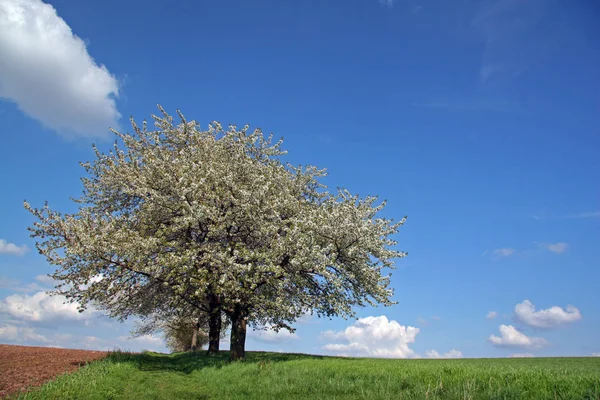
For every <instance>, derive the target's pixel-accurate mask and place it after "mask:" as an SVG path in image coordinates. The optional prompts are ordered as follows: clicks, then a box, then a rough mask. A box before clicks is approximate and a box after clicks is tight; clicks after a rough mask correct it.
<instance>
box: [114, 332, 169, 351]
mask: <svg viewBox="0 0 600 400" xmlns="http://www.w3.org/2000/svg"><path fill="white" fill-rule="evenodd" d="M117 340H118V341H119V342H120V343H121V344H122V345H124V347H121V346H118V347H120V348H121V349H122V350H133V349H134V348H136V349H143V350H153V351H161V350H162V349H164V347H165V341H164V340H163V338H161V337H158V336H153V335H143V336H139V337H135V338H133V337H128V336H119V337H118V338H117ZM132 346H133V347H132Z"/></svg>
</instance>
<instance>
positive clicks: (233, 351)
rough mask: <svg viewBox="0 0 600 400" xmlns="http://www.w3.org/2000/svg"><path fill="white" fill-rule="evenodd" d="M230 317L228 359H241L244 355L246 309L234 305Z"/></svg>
mask: <svg viewBox="0 0 600 400" xmlns="http://www.w3.org/2000/svg"><path fill="white" fill-rule="evenodd" d="M230 318H231V340H230V347H229V359H230V360H231V361H238V360H243V359H244V358H245V357H246V324H247V322H248V311H247V310H246V309H245V308H243V307H241V306H240V305H236V306H235V307H234V309H233V313H231V315H230Z"/></svg>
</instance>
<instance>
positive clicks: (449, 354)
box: [425, 349, 463, 358]
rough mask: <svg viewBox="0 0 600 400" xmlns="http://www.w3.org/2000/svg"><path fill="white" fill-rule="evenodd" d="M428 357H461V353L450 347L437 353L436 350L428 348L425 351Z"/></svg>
mask: <svg viewBox="0 0 600 400" xmlns="http://www.w3.org/2000/svg"><path fill="white" fill-rule="evenodd" d="M425 355H426V356H427V357H428V358H462V356H463V355H462V353H461V352H460V351H458V350H456V349H452V350H450V351H448V352H446V353H444V354H441V355H440V353H438V352H437V351H436V350H429V351H426V352H425Z"/></svg>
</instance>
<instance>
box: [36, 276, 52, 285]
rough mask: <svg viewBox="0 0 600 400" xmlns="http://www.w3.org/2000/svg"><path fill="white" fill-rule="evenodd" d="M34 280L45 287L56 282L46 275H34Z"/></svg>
mask: <svg viewBox="0 0 600 400" xmlns="http://www.w3.org/2000/svg"><path fill="white" fill-rule="evenodd" d="M35 280H36V281H38V282H39V283H41V284H42V285H46V286H54V285H55V284H56V281H55V280H54V279H52V278H51V277H49V276H48V275H36V276H35Z"/></svg>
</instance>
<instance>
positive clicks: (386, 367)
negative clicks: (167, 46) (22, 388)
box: [12, 352, 600, 400]
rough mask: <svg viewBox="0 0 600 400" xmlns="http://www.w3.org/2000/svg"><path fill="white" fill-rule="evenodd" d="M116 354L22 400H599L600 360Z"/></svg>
mask: <svg viewBox="0 0 600 400" xmlns="http://www.w3.org/2000/svg"><path fill="white" fill-rule="evenodd" d="M228 356H229V355H228V353H227V352H223V353H222V354H221V355H219V356H216V357H209V356H206V355H204V354H203V353H178V354H170V355H167V354H157V353H149V352H145V353H141V354H133V353H123V352H113V353H111V354H110V355H109V356H108V357H107V358H106V359H104V360H100V361H96V362H93V363H90V364H88V365H86V366H85V367H83V368H81V369H79V370H78V371H77V372H75V373H72V374H67V375H63V376H60V377H59V378H57V379H55V380H54V381H51V382H48V383H47V384H45V385H44V386H42V387H39V388H36V389H33V390H32V391H30V392H28V393H26V394H21V395H17V396H13V397H12V398H19V399H177V400H179V399H182V400H183V399H515V400H517V399H519V400H521V399H522V400H526V399H599V400H600V358H598V357H595V358H593V357H590V358H523V359H453V360H430V359H413V360H396V359H394V360H392V359H364V358H362V359H359V358H338V357H322V356H311V355H302V354H280V353H265V352H248V353H247V358H246V360H245V361H241V362H234V363H230V362H229V361H228Z"/></svg>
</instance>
